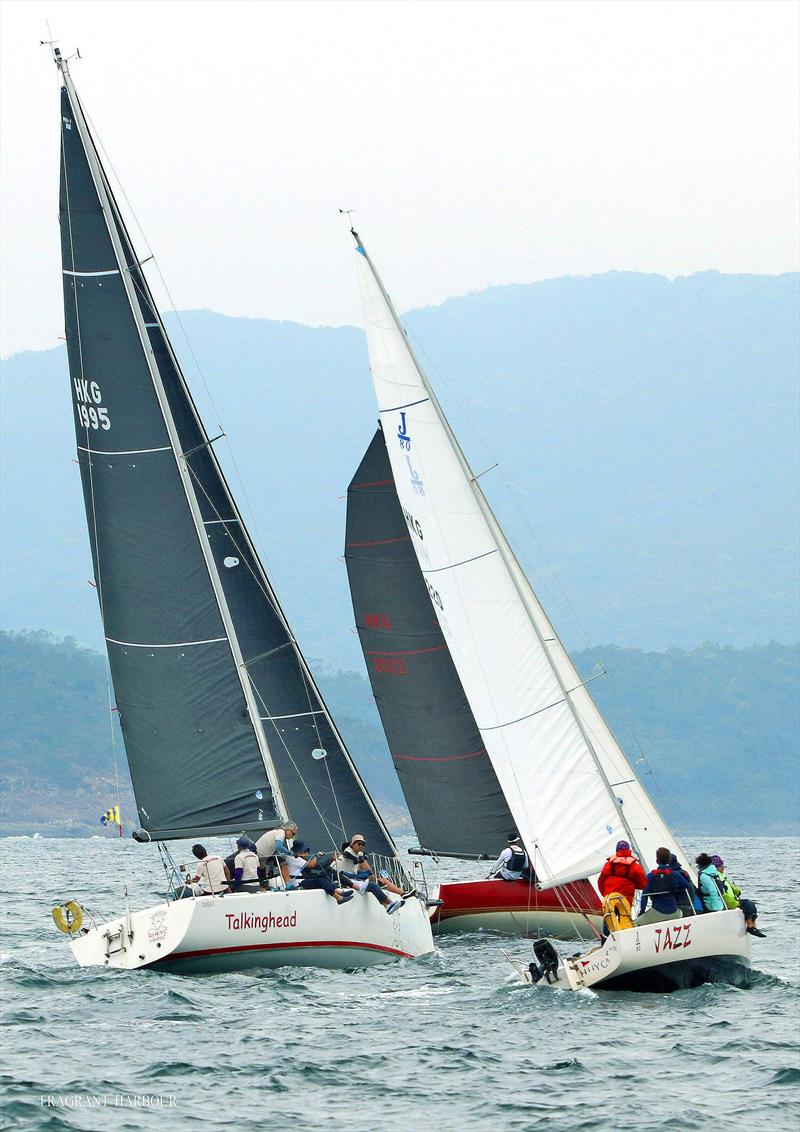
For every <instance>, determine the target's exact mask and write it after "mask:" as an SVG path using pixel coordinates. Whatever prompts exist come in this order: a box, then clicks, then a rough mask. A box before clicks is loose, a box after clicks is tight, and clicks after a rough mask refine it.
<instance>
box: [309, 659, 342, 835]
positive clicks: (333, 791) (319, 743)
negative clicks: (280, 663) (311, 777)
mask: <svg viewBox="0 0 800 1132" xmlns="http://www.w3.org/2000/svg"><path fill="white" fill-rule="evenodd" d="M300 673H301V675H302V677H303V687H304V688H305V690H306V699H307V701H308V707H309V710H310V711H312V706H311V688H310V687H309V684H308V680H307V679H306V674H305V672H304V671H303V667H302V665H301V667H300ZM311 718H312V720H313V721H314V730H315V731H316V733H317V746H318V747H319V748H321V749H322V738H321V737H320V733H319V724H318V722H317V713H316V712H314V711H312V714H311ZM322 761H323V763H324V764H325V772H326V774H327V775H328V783H329V784H330V788H331V794H332V795H333V800H334V802H335V804H336V813H337V814H338V815H339V825H340V826H341V827H342V829H343V830H344V828H345V826H344V818H343V817H342V811H341V809H340V808H339V795H338V794H337V793H336V787H335V786H334V785H333V778H332V777H331V768H330V766H329V764H328V758H327V755H326V757H325V758H324V759H323V760H322ZM343 836H345V837H346V836H347V832H346V831H345V832H344V834H343Z"/></svg>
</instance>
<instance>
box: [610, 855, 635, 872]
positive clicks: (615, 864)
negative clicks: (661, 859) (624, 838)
mask: <svg viewBox="0 0 800 1132" xmlns="http://www.w3.org/2000/svg"><path fill="white" fill-rule="evenodd" d="M608 859H609V862H610V863H611V875H612V876H614V877H630V875H631V869H632V868H633V866H634V865H635V864H637V861H636V858H635V857H632V856H627V857H622V856H620V855H619V854H617V855H616V856H615V857H609V858H608Z"/></svg>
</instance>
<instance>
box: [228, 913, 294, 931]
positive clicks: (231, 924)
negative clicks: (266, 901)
mask: <svg viewBox="0 0 800 1132" xmlns="http://www.w3.org/2000/svg"><path fill="white" fill-rule="evenodd" d="M225 919H226V920H227V921H228V930H229V931H235V932H238V931H242V930H245V929H247V928H260V929H261V931H262V932H266V931H268V930H269V929H270V928H296V927H297V912H292V914H291V916H288V915H287V916H276V915H274V913H272V912H270V913H269V915H267V916H257V915H252V914H249V913H247V912H241V913H240V914H239V915H238V916H237V915H234V914H233V913H232V912H226V913H225Z"/></svg>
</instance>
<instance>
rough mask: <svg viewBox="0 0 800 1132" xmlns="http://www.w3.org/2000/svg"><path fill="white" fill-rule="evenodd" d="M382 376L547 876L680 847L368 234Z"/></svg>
mask: <svg viewBox="0 0 800 1132" xmlns="http://www.w3.org/2000/svg"><path fill="white" fill-rule="evenodd" d="M354 236H355V238H356V244H357V252H358V254H357V257H356V258H357V261H358V270H359V280H360V287H361V295H362V299H363V304H364V315H365V323H366V331H367V343H368V348H369V359H370V368H371V371H372V377H373V383H374V386H375V392H376V395H377V399H378V405H379V409H380V414H381V423H382V427H383V432H384V436H385V438H386V447H387V451H388V454H389V458H390V461H391V466H392V471H393V475H394V482H395V487H396V490H397V495H398V498H399V501H400V504H401V507H402V510H403V516H404V519H405V523H406V526H407V529H408V532H409V534H410V537H411V544H412V545H413V547H414V551H415V553H416V556H417V560H418V562H419V566H420V569H421V571H422V574H423V577H424V579H425V583H426V586H427V589H428V592H429V595H430V600H431V603H432V606H433V609H434V610H435V612H436V615H437V617H438V620H439V624H440V625H441V628H442V631H443V633H444V637H445V640H446V642H447V645H448V648H449V650H450V654H451V656H452V658H453V662H454V664H455V668H456V670H457V672H458V675H459V678H460V681H461V684H462V686H463V688H464V691H465V693H466V696H467V699H468V701H469V704H470V706H471V708H472V712H473V714H474V716H475V720H476V722H477V725H478V728H479V730H480V733H481V736H482V739H483V742H484V744H485V747H486V750H487V752H488V754H489V757H490V759H491V762H492V766H493V767H494V771H495V773H496V775H497V778H498V780H499V782H500V785H501V787H502V789H503V793H504V794H505V797H506V800H507V802H508V805H509V808H510V810H511V812H512V814H513V815H514V818H515V820H516V824H517V828H518V830H519V832H520V834H521V835H522V837H523V838H524V840H525V841H526V844H527V845H528V848H529V850H530V852H531V853H532V855H533V856H534V858H535V864H536V868H537V871H538V872H539V875H540V876H547V877H548V878H549V879H550V880H552V881H553V882H557V881H559V880H564V879H567V878H570V877H578V876H582V875H584V876H585V875H591V874H592V873H594V872H596V871H597V870H598V868H599V867H600V864H601V863H602V861H603V859H604V858H605V857H606V856H607V855H608V854H609V853H610V852H611V851H612V850H613V848H614V845H615V842H616V841H617V839H618V838H620V837H623V836H626V835H627V836H628V837H630V838H632V839H633V841H634V843H635V845H636V846H637V847H638V849H639V851H640V853H641V854H642V856H643V859H644V860H645V861H646V862H650V861H652V860H653V857H654V850H655V848H656V846H657V845H659V844H666V845H668V846H670V847H672V848H675V849H677V846H676V843H675V840H674V837H673V836H672V835H671V834H670V833H669V830H668V829H667V827H666V826H665V824H664V822H663V820H662V819H661V818H660V816H659V815H658V813H657V812H656V810H655V808H654V807H653V804H652V802H651V801H650V799H649V798H648V797H647V794H646V792H645V791H644V789H643V788H642V786H641V784H640V783H639V782H638V781H637V779H636V776H635V774H634V772H633V771H632V769H631V767H630V765H629V764H628V762H627V760H626V759H625V756H624V755H623V754H622V751H621V750H620V748H619V747H618V745H617V744H616V742H615V740H614V739H613V736H612V735H611V734H610V732H609V730H608V728H607V726H606V725H605V723H604V722H603V720H602V718H601V716H600V713H599V712H598V711H597V709H596V707H595V706H594V704H593V702H592V700H591V697H590V695H589V693H588V691H587V690H586V688H585V686H582V683H581V679H580V677H579V676H578V675H577V673H576V671H575V669H574V667H573V666H572V663H571V662H570V661H569V658H568V657H567V654H566V652H565V650H564V649H563V646H562V645H561V644H560V642H559V641H558V638H557V637H556V634H555V633H554V631H553V628H552V626H551V625H550V622H549V620H548V619H547V617H546V616H545V615H544V612H543V611H542V608H541V606H540V604H539V602H538V600H537V599H536V597H535V595H534V594H533V591H532V589H531V587H530V586H529V584H528V582H527V579H526V578H525V576H524V573H523V572H522V570H521V568H520V567H519V565H518V563H517V561H516V559H515V557H514V555H513V552H512V551H511V548H510V547H509V545H508V543H507V541H506V539H505V537H504V535H503V533H502V531H501V529H500V527H499V525H498V523H497V520H496V519H495V517H494V515H493V514H492V512H491V509H490V508H489V505H488V503H487V502H486V499H485V497H484V496H483V493H482V491H481V489H480V486H479V485H478V483H477V482H476V481H475V478H474V476H473V475H472V472H471V470H470V468H469V465H468V463H467V461H466V459H465V457H464V455H463V453H462V452H461V449H460V448H459V446H458V443H457V441H456V439H455V437H454V435H453V433H452V431H451V429H450V427H449V425H448V423H447V421H446V419H445V417H444V414H443V413H442V411H441V409H440V407H439V405H438V403H437V401H436V398H435V396H434V394H433V391H432V390H431V388H430V385H429V384H428V381H427V379H426V378H425V376H424V374H423V373H422V370H421V368H420V366H419V365H418V363H417V361H416V359H415V357H414V355H413V352H412V350H411V349H410V346H409V344H408V342H407V339H406V334H405V331H404V330H403V328H402V327H401V325H400V322H399V319H398V317H397V315H396V313H395V311H394V308H393V306H392V304H391V302H390V300H389V297H388V295H387V294H386V292H385V290H384V288H383V285H382V284H381V282H380V279H379V278H378V276H377V273H376V271H375V269H374V266H373V264H372V262H371V260H370V259H369V257H368V255H367V253H366V251H365V249H364V247H363V245H362V243H361V241H360V240H359V239H358V236H357V235H356V234H355V233H354Z"/></svg>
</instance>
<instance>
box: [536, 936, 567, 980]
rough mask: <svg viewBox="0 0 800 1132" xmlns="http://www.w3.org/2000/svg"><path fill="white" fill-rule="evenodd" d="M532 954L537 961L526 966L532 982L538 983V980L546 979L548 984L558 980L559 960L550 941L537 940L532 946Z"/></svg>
mask: <svg viewBox="0 0 800 1132" xmlns="http://www.w3.org/2000/svg"><path fill="white" fill-rule="evenodd" d="M533 954H534V955H535V956H536V958H537V959H538V961H539V962H538V963H529V964H528V970H529V971H530V973H531V979H532V980H533V982H534V983H538V982H539V980H540V979H546V981H547V982H548V983H554V982H555V981H556V980H557V978H558V963H559V959H558V952H557V951H556V949H555V948H554V947H553V945H552V943H551V942H550V940H549V939H537V940H536V942H535V943H534V945H533Z"/></svg>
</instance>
